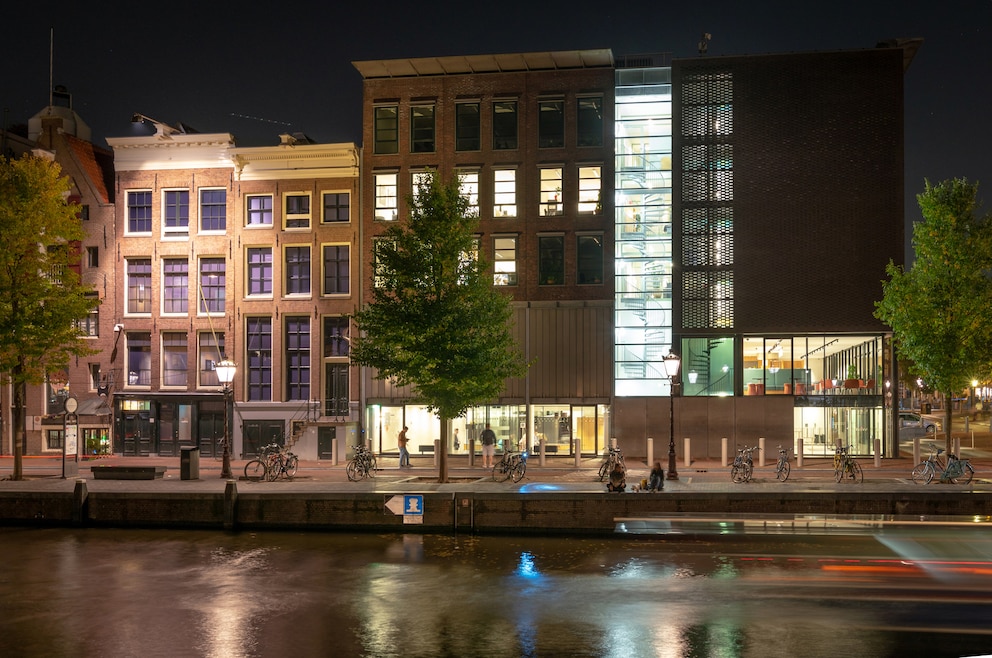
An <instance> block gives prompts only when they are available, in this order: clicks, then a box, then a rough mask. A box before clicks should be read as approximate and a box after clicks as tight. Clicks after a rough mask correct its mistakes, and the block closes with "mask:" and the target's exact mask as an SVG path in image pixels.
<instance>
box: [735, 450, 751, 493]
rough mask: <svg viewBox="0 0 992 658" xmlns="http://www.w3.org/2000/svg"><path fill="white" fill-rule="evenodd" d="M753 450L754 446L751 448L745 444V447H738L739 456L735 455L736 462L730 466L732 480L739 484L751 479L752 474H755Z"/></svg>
mask: <svg viewBox="0 0 992 658" xmlns="http://www.w3.org/2000/svg"><path fill="white" fill-rule="evenodd" d="M753 452H754V446H751V447H750V448H748V447H747V446H744V447H743V448H738V449H737V456H736V457H734V463H733V465H732V466H731V467H730V479H731V480H733V481H734V482H736V483H738V484H740V483H741V482H750V481H751V476H752V475H754V458H753V456H752V453H753Z"/></svg>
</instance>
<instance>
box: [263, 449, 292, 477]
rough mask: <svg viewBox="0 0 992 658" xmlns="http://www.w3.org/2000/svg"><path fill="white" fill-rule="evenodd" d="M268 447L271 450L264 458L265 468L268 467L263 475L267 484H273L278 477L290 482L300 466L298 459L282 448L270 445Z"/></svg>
mask: <svg viewBox="0 0 992 658" xmlns="http://www.w3.org/2000/svg"><path fill="white" fill-rule="evenodd" d="M269 447H270V448H272V449H271V450H270V451H269V453H268V456H267V458H266V459H267V461H266V466H267V467H268V470H267V471H266V473H265V475H266V479H268V481H269V482H274V481H275V480H278V479H279V478H280V477H285V478H286V479H287V480H292V479H293V476H294V475H296V471H297V469H298V468H299V466H300V460H299V458H298V457H297V456H296V455H294V454H293V453H292V452H290V451H289V450H286V448H285V447H284V446H280V445H278V444H270V446H269Z"/></svg>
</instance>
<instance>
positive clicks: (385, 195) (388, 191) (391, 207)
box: [372, 174, 397, 221]
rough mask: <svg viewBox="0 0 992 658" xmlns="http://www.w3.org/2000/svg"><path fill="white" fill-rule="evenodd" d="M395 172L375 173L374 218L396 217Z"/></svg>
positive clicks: (389, 219)
mask: <svg viewBox="0 0 992 658" xmlns="http://www.w3.org/2000/svg"><path fill="white" fill-rule="evenodd" d="M396 176H397V175H396V174H375V175H373V177H372V178H373V180H374V181H375V218H376V219H380V220H388V221H391V220H394V219H396V209H397V205H396V196H397V195H396Z"/></svg>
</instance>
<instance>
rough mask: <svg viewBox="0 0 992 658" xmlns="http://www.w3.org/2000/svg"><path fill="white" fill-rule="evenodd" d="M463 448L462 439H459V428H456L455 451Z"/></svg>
mask: <svg viewBox="0 0 992 658" xmlns="http://www.w3.org/2000/svg"><path fill="white" fill-rule="evenodd" d="M461 447H462V442H461V439H459V438H458V428H457V427H456V428H455V450H458V449H459V448H461Z"/></svg>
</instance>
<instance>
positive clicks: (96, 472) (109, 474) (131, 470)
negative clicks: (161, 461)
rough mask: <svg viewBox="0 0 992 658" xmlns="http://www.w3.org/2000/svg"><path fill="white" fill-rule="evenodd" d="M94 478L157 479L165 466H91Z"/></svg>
mask: <svg viewBox="0 0 992 658" xmlns="http://www.w3.org/2000/svg"><path fill="white" fill-rule="evenodd" d="M90 470H91V471H92V472H93V479H94V480H159V479H161V478H162V476H163V475H165V471H166V467H165V466H110V465H106V466H93V467H92V468H91V469H90Z"/></svg>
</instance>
